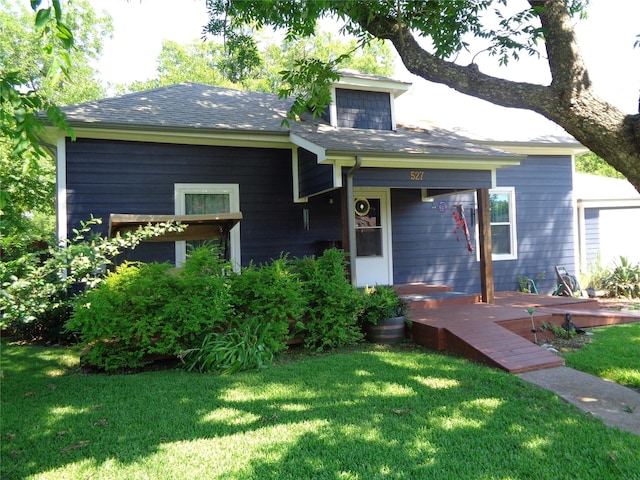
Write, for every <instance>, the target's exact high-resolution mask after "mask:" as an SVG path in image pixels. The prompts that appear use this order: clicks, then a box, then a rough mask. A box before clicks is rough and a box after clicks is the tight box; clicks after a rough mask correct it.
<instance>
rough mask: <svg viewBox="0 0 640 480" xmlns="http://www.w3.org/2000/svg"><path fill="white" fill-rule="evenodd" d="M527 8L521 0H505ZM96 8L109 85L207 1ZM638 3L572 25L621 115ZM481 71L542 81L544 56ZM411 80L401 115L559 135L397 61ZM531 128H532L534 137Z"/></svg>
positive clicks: (142, 66) (599, 10) (198, 26)
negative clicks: (108, 21)
mask: <svg viewBox="0 0 640 480" xmlns="http://www.w3.org/2000/svg"><path fill="white" fill-rule="evenodd" d="M509 1H510V4H518V5H524V3H525V2H524V0H509ZM91 3H92V4H93V6H94V8H95V9H96V11H98V12H100V11H103V10H104V11H107V12H109V14H110V15H111V16H112V18H113V25H114V34H113V39H112V40H107V41H106V42H105V49H104V54H103V56H102V58H101V60H100V62H99V63H98V65H97V68H98V70H99V71H100V74H101V78H102V79H103V81H104V82H105V83H107V84H111V85H114V84H121V83H130V82H132V81H134V80H146V79H149V78H152V77H154V76H155V71H156V58H157V56H158V54H159V53H160V50H161V45H162V41H163V40H173V41H176V42H178V43H187V42H190V41H193V40H197V39H199V38H200V37H201V34H202V28H203V25H204V24H205V23H206V21H207V13H206V8H205V2H204V0H91ZM638 19H640V0H591V3H590V7H589V9H588V18H587V19H586V20H581V21H578V22H577V23H576V34H577V37H578V42H579V45H580V48H581V53H582V56H583V58H584V60H585V63H586V65H587V68H588V69H589V73H590V76H591V80H592V82H593V84H594V88H595V90H596V92H597V93H598V94H599V95H600V96H601V97H602V98H604V99H605V100H606V101H608V102H610V103H612V104H613V105H615V106H616V107H618V108H620V109H622V110H623V111H624V112H626V113H638V95H639V92H640V48H635V49H634V48H633V43H634V41H635V36H636V35H638V34H640V22H639V21H638ZM477 63H478V64H479V66H480V70H481V71H483V72H485V73H488V74H492V75H496V76H500V77H503V78H507V79H510V80H519V81H527V82H533V83H547V82H548V80H549V74H548V69H547V67H546V63H545V62H544V61H538V60H535V59H531V58H528V57H527V58H523V59H521V60H520V61H519V62H516V63H513V62H512V63H510V64H509V66H508V67H498V66H497V65H496V62H495V60H492V59H490V58H488V57H487V56H484V57H483V56H480V57H478V59H477ZM394 77H395V78H398V79H400V80H405V81H410V82H412V83H413V87H412V88H411V90H410V91H409V92H407V93H405V94H404V95H402V96H401V97H400V98H399V99H398V102H397V107H398V112H397V117H398V119H399V120H404V121H405V122H406V123H417V122H423V123H427V124H429V123H430V124H437V125H439V126H442V127H446V128H453V129H461V130H463V131H470V132H473V133H475V134H476V135H477V136H491V137H494V138H495V137H496V132H503V133H502V135H503V136H509V135H512V132H513V131H514V130H515V131H518V132H520V134H521V135H522V134H523V133H524V132H528V133H527V134H526V135H525V136H526V137H531V138H534V137H536V136H538V132H540V135H554V134H558V135H562V134H563V132H562V130H561V129H559V128H558V127H555V125H553V124H551V123H550V122H548V121H547V120H546V119H543V118H542V117H540V116H539V115H537V114H534V113H531V112H524V111H521V110H515V109H506V108H503V107H497V106H495V105H491V104H489V103H487V102H484V101H482V100H478V99H475V98H472V97H469V96H466V95H463V94H460V93H458V92H455V91H454V90H452V89H450V88H449V87H446V86H443V85H436V84H433V83H431V82H427V81H425V80H423V79H421V78H419V77H416V76H414V75H412V74H410V73H409V72H407V71H406V69H405V68H404V66H402V65H401V64H400V63H399V62H398V68H397V69H396V73H395V75H394ZM532 132H536V133H535V134H534V133H532Z"/></svg>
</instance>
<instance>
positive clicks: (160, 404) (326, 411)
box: [1, 341, 640, 480]
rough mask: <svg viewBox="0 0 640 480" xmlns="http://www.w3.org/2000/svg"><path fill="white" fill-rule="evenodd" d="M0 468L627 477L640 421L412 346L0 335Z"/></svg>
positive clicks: (100, 475)
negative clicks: (109, 353) (189, 343)
mask: <svg viewBox="0 0 640 480" xmlns="http://www.w3.org/2000/svg"><path fill="white" fill-rule="evenodd" d="M1 360H2V375H3V378H2V439H1V440H2V446H1V453H2V472H1V473H2V475H1V476H2V478H3V479H11V478H19V479H23V478H34V479H38V478H46V479H55V478H60V479H76V478H78V479H79V478H83V479H84V478H92V479H124V478H126V479H143V478H145V479H147V478H152V479H183V478H184V479H193V478H203V479H204V478H207V479H210V478H220V479H243V480H245V479H261V480H264V479H278V480H282V479H310V478H314V479H336V480H339V479H366V480H370V479H429V478H437V479H456V480H459V479H501V480H506V479H536V480H540V479H554V480H558V479H575V478H580V479H599V480H601V479H608V478H611V479H614V478H615V479H620V478H623V479H637V478H640V473H639V472H640V470H639V468H638V467H639V465H640V457H639V454H638V452H640V437H638V436H636V435H633V434H631V433H628V432H622V431H619V430H617V429H612V428H608V427H605V426H604V424H603V423H602V422H601V421H599V420H598V419H595V418H592V417H590V416H588V415H585V414H584V413H582V412H580V411H579V410H577V409H576V408H574V407H573V406H571V405H569V404H567V403H565V402H563V401H562V400H560V399H559V398H558V397H557V396H555V395H553V394H551V393H550V392H547V391H545V390H542V389H538V388H536V387H534V386H533V385H531V384H528V383H526V382H523V381H522V380H520V379H519V378H517V377H516V376H514V375H509V374H507V373H504V372H502V371H498V370H494V369H490V368H487V367H485V366H480V365H475V364H472V363H470V362H467V361H465V360H462V359H459V358H451V357H447V356H443V355H439V354H436V353H432V352H429V351H427V350H424V349H422V348H418V347H414V346H400V347H375V346H363V347H361V348H357V349H352V350H349V351H341V352H336V353H330V354H324V355H317V356H304V357H300V358H295V359H290V360H288V361H286V362H281V363H280V364H279V365H278V366H276V367H274V368H270V369H267V370H263V371H260V372H251V373H244V374H238V375H235V376H213V375H203V374H199V373H189V372H185V371H182V370H168V371H156V372H145V373H138V374H131V375H111V376H109V375H96V374H92V375H83V374H81V373H80V372H78V371H77V368H76V365H77V361H78V358H77V352H76V351H75V350H73V349H68V348H40V347H33V346H18V345H12V344H9V343H7V342H6V341H3V343H2V357H1Z"/></svg>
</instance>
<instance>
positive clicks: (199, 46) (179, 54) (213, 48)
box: [119, 31, 394, 93]
mask: <svg viewBox="0 0 640 480" xmlns="http://www.w3.org/2000/svg"><path fill="white" fill-rule="evenodd" d="M254 38H255V39H256V51H257V54H258V55H257V57H256V60H257V61H255V62H253V63H252V65H251V68H247V69H245V70H243V71H242V74H241V75H240V74H239V72H237V71H235V72H230V71H229V69H228V66H229V65H234V64H236V63H237V62H238V61H240V60H239V59H238V58H234V52H230V51H229V50H228V49H227V48H226V45H225V44H224V43H223V42H221V41H204V42H203V41H199V40H198V41H194V42H192V43H189V44H179V43H177V42H172V41H164V42H163V44H162V51H161V52H160V54H159V56H158V59H157V64H158V67H157V76H156V78H153V79H151V80H146V81H138V82H133V83H131V84H129V85H126V86H120V87H119V92H120V93H125V92H129V91H140V90H146V89H149V88H157V87H160V86H166V85H173V84H176V83H180V82H200V83H205V84H208V85H216V86H222V87H229V88H238V89H243V90H251V91H260V92H272V93H278V92H279V91H280V90H281V89H282V76H281V72H282V71H285V70H292V69H293V68H294V66H295V64H296V61H302V60H304V59H315V58H317V59H320V60H322V61H329V60H331V59H333V58H337V57H339V56H344V55H345V54H347V53H350V52H351V53H352V54H351V55H350V56H348V57H345V62H344V63H343V64H342V65H341V67H343V68H348V69H352V70H357V71H361V72H366V73H372V74H378V75H387V76H388V75H392V73H393V62H394V60H393V54H392V50H391V47H390V45H389V44H388V43H387V42H373V43H370V44H368V45H366V46H364V48H362V49H360V48H358V42H357V40H356V39H353V38H352V39H350V40H346V39H343V38H340V37H335V35H332V34H331V33H329V32H318V34H317V35H316V36H314V37H312V38H311V39H283V38H282V37H281V36H280V37H274V36H273V35H268V34H267V33H266V32H264V31H262V32H257V33H256V35H255V36H254Z"/></svg>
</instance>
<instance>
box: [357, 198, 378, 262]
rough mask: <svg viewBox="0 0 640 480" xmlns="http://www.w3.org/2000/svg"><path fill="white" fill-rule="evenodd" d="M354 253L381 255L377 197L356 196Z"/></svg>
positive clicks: (362, 255) (372, 255)
mask: <svg viewBox="0 0 640 480" xmlns="http://www.w3.org/2000/svg"><path fill="white" fill-rule="evenodd" d="M354 210H355V215H356V218H355V228H356V255H357V256H358V257H381V256H382V223H381V218H380V199H379V198H358V199H356V201H355V208H354Z"/></svg>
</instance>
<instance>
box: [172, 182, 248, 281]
mask: <svg viewBox="0 0 640 480" xmlns="http://www.w3.org/2000/svg"><path fill="white" fill-rule="evenodd" d="M174 194H175V213H176V215H202V214H208V213H232V212H239V211H240V188H239V186H238V184H235V183H176V184H175V185H174ZM230 247H231V248H230V250H231V261H232V263H233V265H234V267H235V268H239V266H240V225H236V226H235V227H233V228H232V229H231V232H230ZM186 256H187V242H185V241H179V242H176V266H178V267H179V266H180V265H182V264H183V263H184V261H185V258H186Z"/></svg>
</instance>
